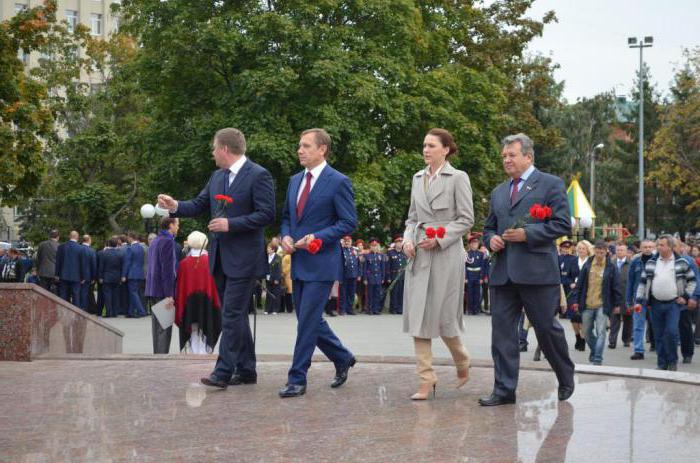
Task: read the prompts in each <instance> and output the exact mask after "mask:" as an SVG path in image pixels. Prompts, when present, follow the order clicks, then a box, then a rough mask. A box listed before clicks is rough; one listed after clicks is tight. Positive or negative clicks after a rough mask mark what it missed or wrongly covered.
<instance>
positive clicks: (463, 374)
mask: <svg viewBox="0 0 700 463" xmlns="http://www.w3.org/2000/svg"><path fill="white" fill-rule="evenodd" d="M467 381H469V367H467V368H465V369H464V370H460V369H459V368H458V369H457V384H456V385H455V389H459V388H461V387H462V386H464V385H465V384H467Z"/></svg>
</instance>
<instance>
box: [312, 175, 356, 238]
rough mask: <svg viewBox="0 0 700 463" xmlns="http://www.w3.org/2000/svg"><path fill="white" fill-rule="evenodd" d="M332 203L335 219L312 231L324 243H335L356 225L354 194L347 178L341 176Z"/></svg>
mask: <svg viewBox="0 0 700 463" xmlns="http://www.w3.org/2000/svg"><path fill="white" fill-rule="evenodd" d="M333 204H334V205H335V213H336V214H337V216H338V218H337V220H336V221H335V223H334V224H333V225H331V226H329V227H326V228H324V229H323V230H319V231H318V232H316V233H314V237H316V238H319V239H320V240H322V241H323V242H324V243H337V242H338V241H340V239H341V238H342V237H343V236H345V235H349V234H350V233H352V232H353V230H355V228H356V227H357V210H356V209H355V194H354V193H353V190H352V183H351V182H350V179H349V178H347V177H343V179H342V181H341V182H340V185H338V191H336V193H335V196H334V198H333Z"/></svg>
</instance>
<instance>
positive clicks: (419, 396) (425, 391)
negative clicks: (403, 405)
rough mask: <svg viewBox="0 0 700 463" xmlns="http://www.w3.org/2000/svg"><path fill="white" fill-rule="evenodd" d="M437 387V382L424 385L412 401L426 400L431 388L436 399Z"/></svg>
mask: <svg viewBox="0 0 700 463" xmlns="http://www.w3.org/2000/svg"><path fill="white" fill-rule="evenodd" d="M436 386H437V381H436V382H434V383H422V384H421V385H420V387H419V388H418V392H416V393H415V394H413V395H412V396H411V400H426V399H427V398H428V395H429V394H430V388H431V387H432V388H433V399H434V398H435V387H436Z"/></svg>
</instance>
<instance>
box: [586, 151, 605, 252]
mask: <svg viewBox="0 0 700 463" xmlns="http://www.w3.org/2000/svg"><path fill="white" fill-rule="evenodd" d="M603 148H605V145H604V144H603V143H598V144H597V145H595V146H594V147H593V148H592V149H591V153H590V154H591V191H590V192H589V193H590V196H591V209H593V212H595V150H602V149H603ZM591 239H595V220H593V224H592V226H591Z"/></svg>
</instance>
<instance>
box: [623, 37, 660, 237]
mask: <svg viewBox="0 0 700 463" xmlns="http://www.w3.org/2000/svg"><path fill="white" fill-rule="evenodd" d="M653 44H654V37H652V36H646V37H644V39H639V40H637V38H636V37H629V38H628V39H627V45H628V46H629V47H630V48H639V212H638V215H639V217H638V219H637V221H638V222H639V223H638V224H637V228H638V235H639V239H642V240H643V239H644V234H645V233H644V79H643V78H642V71H643V67H644V60H643V57H642V52H643V50H644V49H645V48H650V47H651V46H652V45H653Z"/></svg>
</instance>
